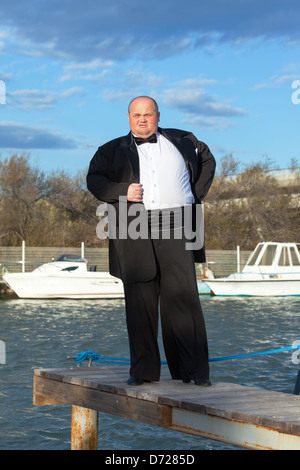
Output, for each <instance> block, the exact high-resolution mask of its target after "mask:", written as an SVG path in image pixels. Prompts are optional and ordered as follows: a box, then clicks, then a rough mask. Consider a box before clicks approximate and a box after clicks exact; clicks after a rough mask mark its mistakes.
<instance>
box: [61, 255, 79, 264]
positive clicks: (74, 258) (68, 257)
mask: <svg viewBox="0 0 300 470" xmlns="http://www.w3.org/2000/svg"><path fill="white" fill-rule="evenodd" d="M55 261H69V262H71V263H84V262H85V261H84V259H83V258H81V256H77V255H61V256H59V258H57V259H56V260H55Z"/></svg>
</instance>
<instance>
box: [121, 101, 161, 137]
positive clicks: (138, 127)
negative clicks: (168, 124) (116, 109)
mask: <svg viewBox="0 0 300 470" xmlns="http://www.w3.org/2000/svg"><path fill="white" fill-rule="evenodd" d="M127 116H128V121H129V126H130V129H131V132H132V133H133V134H134V135H136V136H138V137H141V138H147V137H149V136H150V135H152V134H153V133H154V132H156V131H157V128H158V123H159V119H160V113H159V111H158V106H157V103H156V101H155V100H154V99H153V98H150V97H149V96H138V97H137V98H134V99H133V100H132V101H131V102H130V103H129V106H128V114H127Z"/></svg>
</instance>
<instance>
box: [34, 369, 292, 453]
mask: <svg viewBox="0 0 300 470" xmlns="http://www.w3.org/2000/svg"><path fill="white" fill-rule="evenodd" d="M127 377H128V373H127V366H119V367H115V366H114V367H112V368H108V367H106V366H105V367H103V366H102V367H91V368H75V369H71V370H70V369H57V370H53V369H50V370H40V371H35V374H34V403H35V404H37V405H40V404H49V403H71V404H72V405H75V406H79V407H85V408H89V409H93V410H97V411H102V412H105V413H109V414H115V415H119V416H123V417H127V418H129V419H133V420H138V421H141V422H144V423H148V424H153V425H156V426H162V427H168V428H170V429H176V430H180V431H183V432H189V433H193V434H197V435H201V436H204V437H209V438H215V439H217V440H224V442H231V443H232V444H234V443H235V444H236V445H242V444H241V440H242V442H244V444H245V443H246V441H247V437H246V436H248V434H249V436H251V438H250V441H251V443H250V441H249V442H248V441H247V443H246V444H245V445H246V446H247V447H249V448H259V446H262V447H264V448H284V446H287V448H299V449H300V408H299V404H300V401H299V399H300V397H299V396H296V395H289V394H284V393H280V392H272V391H268V390H264V389H261V388H255V387H246V386H242V385H237V384H226V383H213V386H212V387H209V388H203V387H196V386H195V385H194V384H183V383H182V382H181V381H172V380H171V379H170V377H169V376H167V375H164V376H163V378H162V380H161V381H160V382H157V383H147V384H144V385H142V386H139V387H129V386H128V385H127V383H126V380H127ZM189 421H190V424H189ZM216 423H218V426H219V429H220V430H222V431H220V432H219V437H218V436H217V434H218V426H216ZM237 430H238V431H237ZM265 434H267V435H268V436H269V437H268V438H267V437H266V436H265ZM212 436H214V437H212ZM286 436H290V439H288V437H286ZM291 436H292V437H291ZM259 441H260V444H259ZM271 442H272V444H270V443H271ZM272 446H273V447H272Z"/></svg>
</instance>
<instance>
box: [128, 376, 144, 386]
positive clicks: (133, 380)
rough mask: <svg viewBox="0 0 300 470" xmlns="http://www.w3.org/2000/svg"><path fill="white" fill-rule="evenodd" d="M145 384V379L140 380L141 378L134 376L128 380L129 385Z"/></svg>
mask: <svg viewBox="0 0 300 470" xmlns="http://www.w3.org/2000/svg"><path fill="white" fill-rule="evenodd" d="M143 383H144V381H143V379H140V378H139V377H135V376H134V375H132V376H131V377H129V379H128V380H127V384H128V385H143Z"/></svg>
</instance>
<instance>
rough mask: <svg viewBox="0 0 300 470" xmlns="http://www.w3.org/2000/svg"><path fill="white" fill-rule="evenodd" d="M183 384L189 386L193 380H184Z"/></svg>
mask: <svg viewBox="0 0 300 470" xmlns="http://www.w3.org/2000/svg"><path fill="white" fill-rule="evenodd" d="M182 382H183V383H184V384H189V383H190V382H191V380H190V379H183V381H182Z"/></svg>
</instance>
